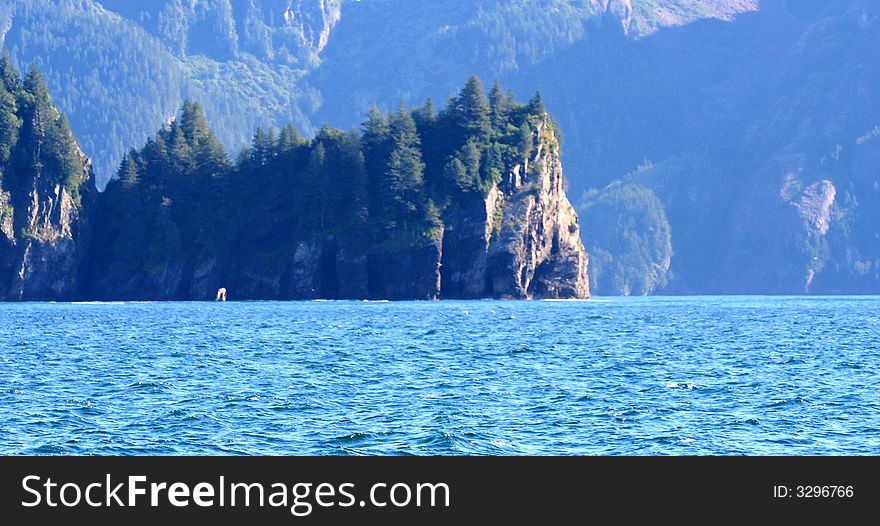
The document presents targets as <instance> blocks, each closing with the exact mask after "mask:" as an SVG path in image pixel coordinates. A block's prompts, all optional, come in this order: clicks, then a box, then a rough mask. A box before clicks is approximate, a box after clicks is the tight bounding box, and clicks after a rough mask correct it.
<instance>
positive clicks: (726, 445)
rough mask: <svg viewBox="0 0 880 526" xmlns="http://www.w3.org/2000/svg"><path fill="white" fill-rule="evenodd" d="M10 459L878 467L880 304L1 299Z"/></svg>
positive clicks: (2, 415)
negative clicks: (330, 458) (840, 457)
mask: <svg viewBox="0 0 880 526" xmlns="http://www.w3.org/2000/svg"><path fill="white" fill-rule="evenodd" d="M0 453H2V454H74V455H86V454H87V455H91V454H100V455H107V454H121V455H128V454H150V455H152V454H157V455H166V454H198V455H202V454H206V455H213V454H277V455H303V454H315V455H348V454H354V455H361V454H369V455H374V454H376V455H391V454H416V455H456V454H474V455H484V454H488V455H523V454H527V455H544V454H561V455H569V454H575V455H707V454H711V455H742V454H747V455H751V454H781V455H805V454H817V455H828V454H846V455H850V454H873V455H876V454H880V298H872V297H653V298H608V299H607V300H599V301H587V302H538V301H535V302H513V301H511V302H501V301H440V302H400V303H383V302H356V301H352V302H242V303H236V302H230V303H209V302H206V303H124V304H106V303H103V304H102V303H98V304H61V303H31V304H12V303H7V304H0Z"/></svg>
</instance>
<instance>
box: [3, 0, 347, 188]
mask: <svg viewBox="0 0 880 526" xmlns="http://www.w3.org/2000/svg"><path fill="white" fill-rule="evenodd" d="M339 16H340V6H339V2H338V1H337V0H296V1H294V0H288V1H281V0H276V1H260V2H255V1H252V0H199V1H185V2H184V1H181V0H161V1H154V2H130V1H127V0H102V1H97V0H0V41H2V44H3V45H4V46H5V47H6V48H7V49H8V50H9V51H10V53H11V54H12V56H13V58H14V59H15V60H16V62H17V63H18V64H19V66H25V65H29V64H31V63H34V64H36V65H37V66H38V67H39V68H40V70H41V71H43V73H44V74H45V76H46V79H47V83H48V85H49V88H50V89H51V90H52V92H53V93H54V94H55V95H56V100H57V103H58V105H59V107H60V108H61V110H62V111H63V112H64V113H65V114H66V115H68V116H69V118H70V120H71V124H72V126H73V129H74V131H75V132H76V134H77V137H79V138H80V140H81V141H82V144H83V148H84V150H85V151H86V152H87V153H88V154H89V155H90V156H91V157H92V158H93V159H94V163H95V172H96V175H97V177H98V182H99V184H100V185H101V186H103V184H104V183H106V181H107V180H108V179H109V178H110V176H111V175H112V174H114V173H115V172H116V169H117V167H118V166H119V162H120V160H121V159H122V157H123V155H124V153H125V152H126V151H127V150H128V149H129V148H131V147H133V146H134V145H136V144H140V143H142V142H143V140H144V139H145V138H146V137H147V136H148V135H149V134H150V133H151V132H152V131H153V130H155V129H156V128H158V127H159V126H160V125H161V124H162V123H163V122H167V121H168V120H169V119H170V118H171V117H172V116H173V115H174V113H175V111H176V109H177V108H178V107H179V106H180V103H181V102H182V101H183V100H184V99H195V100H199V101H202V102H203V103H204V104H205V108H206V111H207V112H208V114H209V116H210V117H211V119H212V121H213V122H215V123H216V125H217V128H218V136H219V137H220V139H221V140H222V141H223V143H224V144H225V145H226V146H227V147H228V148H230V149H231V150H233V151H237V150H238V149H239V148H240V147H241V146H242V145H243V144H246V143H247V142H249V140H250V138H251V135H252V133H253V130H254V129H256V128H257V127H258V126H263V127H266V126H269V125H275V126H278V125H280V124H282V123H287V122H290V121H294V122H296V123H297V124H298V125H299V126H300V127H301V128H302V129H304V130H307V131H312V126H311V124H310V122H311V121H310V120H309V115H311V114H312V113H313V112H314V110H315V109H316V108H317V106H318V105H319V104H320V95H319V94H318V93H317V92H315V91H314V90H311V89H309V88H308V87H307V86H305V85H304V84H303V83H302V82H301V81H300V79H301V78H302V76H303V75H305V74H306V73H307V72H308V71H310V70H311V69H313V68H314V67H316V66H317V65H318V63H319V60H318V53H319V52H320V51H321V49H322V48H323V47H324V46H325V45H326V43H327V40H328V38H329V34H330V30H331V29H332V27H333V25H334V24H335V23H336V22H337V21H338V19H339Z"/></svg>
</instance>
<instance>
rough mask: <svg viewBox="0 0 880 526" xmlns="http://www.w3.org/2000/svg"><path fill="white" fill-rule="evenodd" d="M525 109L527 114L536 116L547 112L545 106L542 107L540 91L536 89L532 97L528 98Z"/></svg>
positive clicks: (542, 98)
mask: <svg viewBox="0 0 880 526" xmlns="http://www.w3.org/2000/svg"><path fill="white" fill-rule="evenodd" d="M527 111H528V112H529V114H531V115H537V116H543V115H544V114H545V113H547V108H545V107H544V97H543V96H541V92H540V91H536V92H535V94H534V95H533V96H532V98H531V99H530V100H529V104H528V106H527Z"/></svg>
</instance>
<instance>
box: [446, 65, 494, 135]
mask: <svg viewBox="0 0 880 526" xmlns="http://www.w3.org/2000/svg"><path fill="white" fill-rule="evenodd" d="M453 109H454V112H455V117H456V121H457V124H458V126H459V128H460V129H461V131H462V133H463V134H464V135H465V136H466V137H473V136H481V135H484V134H486V133H488V132H489V130H490V121H489V100H488V99H487V98H486V93H485V92H484V91H483V84H482V83H481V82H480V79H479V77H477V76H473V77H471V78H469V79H468V81H467V84H465V86H464V88H463V89H462V90H461V92H460V93H459V94H458V98H456V99H455V106H454V107H453Z"/></svg>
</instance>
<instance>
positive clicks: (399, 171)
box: [382, 107, 425, 233]
mask: <svg viewBox="0 0 880 526" xmlns="http://www.w3.org/2000/svg"><path fill="white" fill-rule="evenodd" d="M389 129H390V135H391V142H392V148H391V153H390V155H389V157H388V167H387V169H386V171H385V177H384V185H383V186H384V189H383V190H384V192H385V194H384V196H385V199H384V200H383V201H384V206H383V210H382V212H383V215H384V216H385V217H386V218H391V219H393V224H399V225H401V227H402V229H403V231H404V233H410V229H411V227H413V225H414V223H415V222H416V221H417V216H418V210H419V204H420V203H419V200H420V199H421V198H422V197H423V192H424V180H423V175H424V170H425V164H424V163H423V162H422V152H421V149H420V148H419V146H420V140H419V135H418V133H417V131H416V123H415V121H414V120H413V118H412V115H410V114H409V113H408V112H407V111H405V110H404V109H403V108H402V107H401V108H400V109H399V110H398V111H397V113H395V114H394V116H393V118H392V120H391V123H390V126H389Z"/></svg>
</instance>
